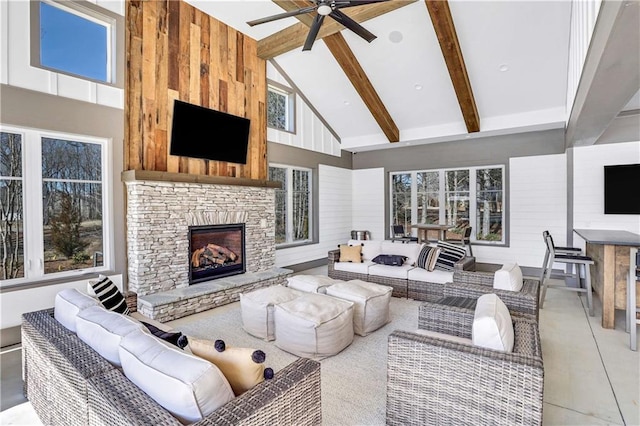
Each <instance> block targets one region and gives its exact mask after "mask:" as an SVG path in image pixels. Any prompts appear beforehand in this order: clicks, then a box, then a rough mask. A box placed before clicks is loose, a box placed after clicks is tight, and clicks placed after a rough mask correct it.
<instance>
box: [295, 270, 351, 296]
mask: <svg viewBox="0 0 640 426" xmlns="http://www.w3.org/2000/svg"><path fill="white" fill-rule="evenodd" d="M339 282H340V283H341V282H343V281H341V280H334V279H333V278H329V277H327V276H326V275H294V276H292V277H289V278H287V287H289V288H294V289H296V290H300V291H304V292H307V293H321V294H326V292H327V287H329V286H331V285H333V284H336V283H339Z"/></svg>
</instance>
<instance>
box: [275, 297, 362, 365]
mask: <svg viewBox="0 0 640 426" xmlns="http://www.w3.org/2000/svg"><path fill="white" fill-rule="evenodd" d="M275 329H276V341H275V344H276V346H277V347H279V348H280V349H282V350H284V351H287V352H290V353H292V354H294V355H298V356H300V357H305V358H316V359H318V358H324V357H327V356H331V355H335V354H337V353H338V352H340V351H341V350H343V349H344V348H346V347H347V346H349V345H350V344H351V342H352V341H353V303H352V302H349V301H346V300H340V299H336V298H335V297H331V296H326V295H324V294H317V293H305V294H303V295H302V296H300V297H298V298H296V299H293V300H291V301H289V302H284V303H280V304H279V305H276V307H275Z"/></svg>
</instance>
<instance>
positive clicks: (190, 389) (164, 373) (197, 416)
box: [120, 331, 234, 424]
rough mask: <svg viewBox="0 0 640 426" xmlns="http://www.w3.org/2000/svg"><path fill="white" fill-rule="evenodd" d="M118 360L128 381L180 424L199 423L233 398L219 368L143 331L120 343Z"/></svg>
mask: <svg viewBox="0 0 640 426" xmlns="http://www.w3.org/2000/svg"><path fill="white" fill-rule="evenodd" d="M120 360H121V361H122V370H123V371H124V374H125V375H126V376H127V378H129V380H131V381H132V382H133V383H134V384H135V385H136V386H138V387H139V388H140V389H142V390H143V391H144V392H145V393H146V394H147V395H149V396H150V397H151V398H153V399H154V400H155V401H156V402H157V403H158V404H160V405H161V406H162V407H164V408H165V409H166V410H167V411H169V412H170V413H171V414H173V415H174V416H175V417H177V418H178V420H180V421H181V422H182V423H185V424H189V423H194V422H197V421H199V420H202V419H203V418H204V417H206V416H208V415H209V414H211V413H213V412H214V411H215V410H217V409H218V408H219V407H221V406H222V405H224V404H226V403H227V402H229V401H231V400H232V399H233V398H234V394H233V390H231V386H230V385H229V382H228V381H227V379H226V378H225V377H224V375H223V374H222V372H221V371H220V369H218V367H216V366H215V365H213V364H212V363H210V362H209V361H206V360H204V359H202V358H198V357H196V356H193V355H189V354H186V353H184V352H182V351H181V350H180V349H178V348H176V349H173V348H170V347H168V346H165V345H163V344H162V343H161V342H159V341H158V340H157V339H155V338H154V337H153V336H151V335H149V334H146V333H144V332H142V331H139V332H133V333H129V334H127V335H126V336H125V337H124V338H123V339H122V341H121V342H120Z"/></svg>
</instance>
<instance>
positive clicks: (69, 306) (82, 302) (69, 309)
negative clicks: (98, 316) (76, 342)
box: [53, 288, 102, 333]
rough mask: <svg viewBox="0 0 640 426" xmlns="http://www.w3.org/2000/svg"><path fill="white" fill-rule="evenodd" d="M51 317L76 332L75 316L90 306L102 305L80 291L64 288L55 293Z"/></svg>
mask: <svg viewBox="0 0 640 426" xmlns="http://www.w3.org/2000/svg"><path fill="white" fill-rule="evenodd" d="M53 306H54V310H53V317H54V318H55V319H56V320H57V321H58V322H59V323H60V324H62V325H63V326H65V327H66V328H67V329H69V330H71V331H73V332H74V333H75V332H76V316H77V315H78V313H79V312H80V311H82V310H84V309H86V308H89V307H91V306H102V305H100V302H99V301H97V300H96V299H94V298H92V297H91V296H88V295H86V294H82V293H80V292H79V291H78V290H76V289H75V288H66V289H64V290H61V291H59V292H58V294H56V298H55V301H54V305H53Z"/></svg>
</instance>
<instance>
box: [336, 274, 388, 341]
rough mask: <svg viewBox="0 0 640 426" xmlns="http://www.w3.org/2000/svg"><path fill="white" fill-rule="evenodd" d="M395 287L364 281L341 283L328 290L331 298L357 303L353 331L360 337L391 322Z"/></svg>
mask: <svg viewBox="0 0 640 426" xmlns="http://www.w3.org/2000/svg"><path fill="white" fill-rule="evenodd" d="M392 291H393V287H388V286H385V285H380V284H374V283H369V282H366V281H362V280H351V281H346V282H344V281H343V282H339V283H336V284H334V285H332V286H331V287H328V288H327V294H328V295H329V296H334V297H339V298H340V299H344V300H349V301H351V302H354V303H355V306H354V307H353V309H354V310H353V329H354V332H355V333H356V334H358V335H360V336H366V335H367V334H369V333H371V332H373V331H376V330H377V329H379V328H380V327H382V326H383V325H385V324H387V323H388V322H389V321H390V318H389V301H390V300H391V292H392Z"/></svg>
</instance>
